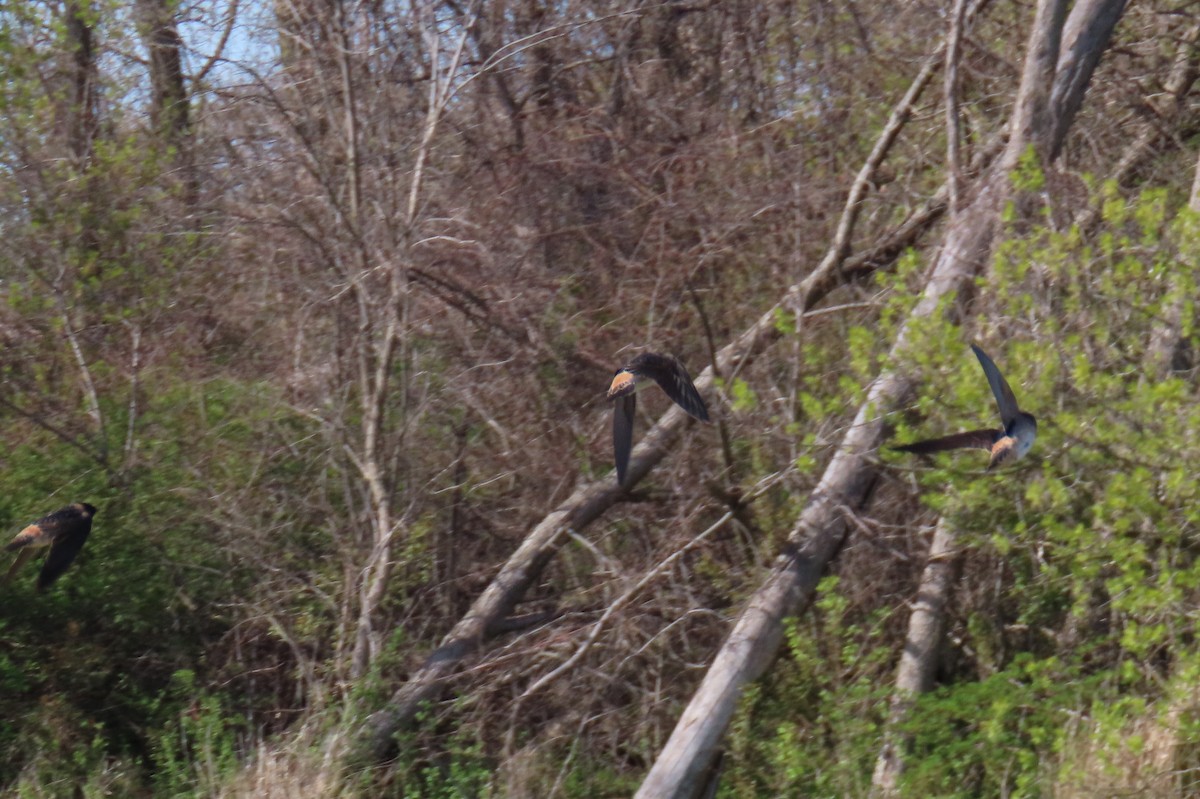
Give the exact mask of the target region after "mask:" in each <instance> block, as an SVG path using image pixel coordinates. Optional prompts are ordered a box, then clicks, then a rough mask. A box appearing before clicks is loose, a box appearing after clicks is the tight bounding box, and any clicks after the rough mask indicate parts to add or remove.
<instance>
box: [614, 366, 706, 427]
mask: <svg viewBox="0 0 1200 799" xmlns="http://www.w3.org/2000/svg"><path fill="white" fill-rule="evenodd" d="M631 366H632V367H633V369H634V370H635V371H636V372H637V373H639V374H643V375H645V376H646V377H649V378H650V379H652V380H653V381H654V382H655V383H658V385H659V388H661V389H662V390H663V391H665V392H666V394H667V396H668V397H670V398H671V400H672V401H673V402H674V403H675V404H676V405H678V406H679V407H680V408H683V409H684V410H685V411H687V412H688V413H689V414H691V415H692V416H694V417H696V418H697V419H699V420H700V421H702V422H707V421H708V408H707V407H706V406H705V404H704V398H703V397H701V396H700V392H699V391H697V390H696V384H695V383H693V382H692V378H691V376H690V375H689V374H688V372H687V369H685V368H684V366H683V364H682V363H680V362H679V359H678V358H672V357H669V356H667V355H658V354H657V353H652V352H648V353H645V354H643V355H640V356H638V357H637V358H635V359H634V363H633V364H631Z"/></svg>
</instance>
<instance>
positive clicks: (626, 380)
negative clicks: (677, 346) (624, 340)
mask: <svg viewBox="0 0 1200 799" xmlns="http://www.w3.org/2000/svg"><path fill="white" fill-rule="evenodd" d="M651 380H652V381H654V382H655V383H658V386H659V388H661V389H662V390H663V391H665V392H667V396H668V397H670V398H671V399H672V400H674V402H675V404H676V405H678V406H679V407H680V408H683V409H684V410H685V411H687V412H688V413H689V414H691V415H692V416H694V417H696V418H697V419H699V420H700V421H702V422H707V421H708V408H706V407H704V400H703V399H702V398H701V397H700V392H698V391H696V386H695V384H694V383H692V378H691V377H689V376H688V373H687V369H684V368H683V364H681V363H680V362H679V359H678V358H673V357H671V356H669V355H659V354H658V353H656V352H643V353H642V354H641V355H638V356H637V357H636V358H634V359H633V360H632V361H630V362H629V363H627V364H625V365H624V366H622V367H621V368H620V369H618V370H617V372H616V374H614V375H613V379H612V383H611V384H610V385H609V387H608V398H609V399H611V400H616V402H614V403H613V453H614V454H615V455H616V459H617V485H623V484H624V483H625V469H626V467H627V466H629V453H630V451H631V450H632V449H633V412H634V410H636V408H637V392H639V391H641V390H642V389H644V388H645V387H646V386H648V385H650V381H651Z"/></svg>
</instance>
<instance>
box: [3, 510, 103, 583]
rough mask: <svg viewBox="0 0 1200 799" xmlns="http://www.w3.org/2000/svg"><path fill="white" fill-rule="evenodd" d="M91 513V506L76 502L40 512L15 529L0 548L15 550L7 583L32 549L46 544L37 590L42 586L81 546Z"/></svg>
mask: <svg viewBox="0 0 1200 799" xmlns="http://www.w3.org/2000/svg"><path fill="white" fill-rule="evenodd" d="M95 515H96V509H95V508H94V507H92V506H91V505H89V504H87V503H86V502H76V503H74V504H72V505H68V506H67V507H65V508H63V509H61V510H56V511H54V513H51V514H50V515H49V516H43V517H42V518H40V519H38V520H37V521H36V522H34V523H33V524H31V525H29V526H28V527H26V528H25V529H24V530H22V531H21V532H19V533H17V537H16V538H14V539H13V540H12V542H11V543H10V544H9V545H8V546H6V547H5V548H4V549H5V551H8V552H11V551H13V550H18V552H17V559H16V560H15V561H13V565H12V567H11V568H9V570H8V574H7V575H5V577H4V582H5V583H6V584H7V583H8V582H9V581H10V580H12V578H13V575H15V574H16V573H17V571H18V570H19V569H20V568H21V567H22V566H23V565H25V561H27V560H29V558H30V557H31V556H32V555H33V551H34V550H35V549H41V548H43V547H50V554H49V555H47V556H46V562H45V563H43V564H42V572H41V574H39V575H38V579H37V587H38V590H39V591H44V590H46V589H47V588H48V587H49V586H50V584H51V583H53V582H54V581H55V580H57V579H58V578H59V576H61V575H62V573H63V572H65V571H66V570H67V567H68V566H70V565H71V561H73V560H75V556H76V555H78V554H79V550H81V549H83V542H84V541H87V537H88V533H90V532H91V531H92V517H93V516H95Z"/></svg>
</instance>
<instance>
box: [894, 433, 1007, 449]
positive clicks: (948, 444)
mask: <svg viewBox="0 0 1200 799" xmlns="http://www.w3.org/2000/svg"><path fill="white" fill-rule="evenodd" d="M1003 436H1004V431H1003V430H969V431H967V432H965V433H955V434H954V435H950V436H943V437H942V438H928V439H926V440H924V441H915V442H913V443H912V444H901V445H900V446H897V447H892V449H894V450H898V451H899V452H915V453H917V454H918V455H924V454H926V453H930V452H945V451H946V450H950V449H986V450H990V449H991V448H992V445H993V444H995V443H996V440H997V439H999V438H1001V437H1003Z"/></svg>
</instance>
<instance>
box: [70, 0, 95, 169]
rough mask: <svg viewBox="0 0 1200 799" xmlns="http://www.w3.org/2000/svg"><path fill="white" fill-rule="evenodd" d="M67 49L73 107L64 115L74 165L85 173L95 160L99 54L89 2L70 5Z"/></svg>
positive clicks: (71, 3)
mask: <svg viewBox="0 0 1200 799" xmlns="http://www.w3.org/2000/svg"><path fill="white" fill-rule="evenodd" d="M64 14H65V15H66V25H65V28H66V36H67V47H68V48H69V49H70V61H69V63H68V65H67V66H66V70H67V72H68V73H69V81H70V85H71V93H70V97H71V105H70V107H69V108H68V109H67V111H66V113H65V114H64V120H63V123H64V128H65V130H66V137H67V147H68V148H69V149H70V151H71V155H72V156H73V157H74V159H75V165H76V167H78V168H79V169H80V170H81V171H82V170H85V169H86V168H87V167H88V165H89V164H90V163H91V160H92V143H93V140H94V139H95V135H96V54H95V45H94V42H93V39H94V35H95V34H94V31H93V30H92V24H91V22H90V20H91V17H92V12H91V9H90V8H89V6H88V4H87V3H86V2H69V3H67V5H66V7H65V9H64Z"/></svg>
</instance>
